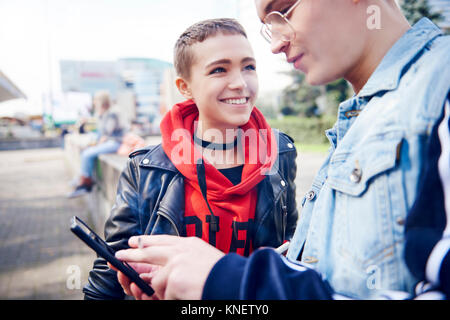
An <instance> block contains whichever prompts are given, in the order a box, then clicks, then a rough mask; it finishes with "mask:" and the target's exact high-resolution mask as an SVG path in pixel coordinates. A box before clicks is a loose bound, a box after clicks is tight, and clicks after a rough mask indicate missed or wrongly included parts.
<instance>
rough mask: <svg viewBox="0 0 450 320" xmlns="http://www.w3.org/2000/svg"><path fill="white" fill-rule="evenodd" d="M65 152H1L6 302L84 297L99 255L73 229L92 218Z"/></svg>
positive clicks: (0, 271) (1, 287)
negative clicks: (74, 191)
mask: <svg viewBox="0 0 450 320" xmlns="http://www.w3.org/2000/svg"><path fill="white" fill-rule="evenodd" d="M70 180H71V177H70V176H69V172H68V170H67V169H66V164H65V160H64V155H63V151H62V150H61V149H33V150H20V151H2V152H0V181H1V183H0V299H33V300H34V299H44V300H47V299H48V300H53V299H58V300H59V299H62V300H66V299H82V298H83V294H82V291H81V289H82V287H83V284H84V283H86V281H87V275H88V272H89V270H90V268H91V266H92V262H93V259H94V258H95V253H94V252H93V251H92V250H91V249H89V248H88V247H87V246H86V245H84V244H83V243H82V242H81V241H80V240H79V239H78V238H76V237H75V236H74V235H73V234H72V233H71V232H70V229H69V225H70V218H71V217H72V216H73V215H78V216H79V217H81V218H82V219H88V216H89V214H88V212H87V210H86V207H85V204H84V202H83V201H82V200H81V199H71V200H70V201H69V200H67V199H66V197H65V196H66V194H67V193H68V192H69V191H70V190H71V188H70V186H69V184H68V181H70Z"/></svg>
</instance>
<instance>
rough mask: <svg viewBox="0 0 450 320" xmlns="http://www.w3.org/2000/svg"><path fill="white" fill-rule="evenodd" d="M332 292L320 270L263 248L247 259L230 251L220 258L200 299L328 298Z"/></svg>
mask: <svg viewBox="0 0 450 320" xmlns="http://www.w3.org/2000/svg"><path fill="white" fill-rule="evenodd" d="M219 288H220V289H219ZM332 294H333V292H332V290H331V288H330V286H329V285H328V283H327V282H325V281H323V280H322V278H321V276H320V275H319V273H317V272H316V271H314V270H313V269H310V268H307V267H305V266H303V265H301V264H300V263H299V262H298V261H296V262H293V261H291V260H289V259H287V258H286V257H284V256H281V255H279V254H278V253H276V252H275V251H274V250H273V249H269V248H266V249H259V250H257V251H255V252H254V253H253V254H252V255H250V257H248V258H244V257H242V256H239V255H237V254H235V253H230V254H227V255H226V256H224V257H223V258H222V259H220V260H219V261H218V262H217V263H216V264H215V265H214V267H213V269H212V270H211V272H210V274H209V276H208V278H207V280H206V283H205V286H204V288H203V295H202V299H204V300H303V299H304V300H330V299H332Z"/></svg>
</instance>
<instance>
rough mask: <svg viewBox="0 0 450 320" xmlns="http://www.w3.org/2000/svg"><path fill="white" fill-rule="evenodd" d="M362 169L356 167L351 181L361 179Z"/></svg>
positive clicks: (356, 181) (355, 181)
mask: <svg viewBox="0 0 450 320" xmlns="http://www.w3.org/2000/svg"><path fill="white" fill-rule="evenodd" d="M361 176H362V171H361V169H359V168H355V169H353V171H352V174H351V175H350V181H351V182H354V183H358V182H360V181H361Z"/></svg>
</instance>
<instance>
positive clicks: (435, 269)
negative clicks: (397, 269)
mask: <svg viewBox="0 0 450 320" xmlns="http://www.w3.org/2000/svg"><path fill="white" fill-rule="evenodd" d="M444 110H445V116H444V119H443V120H442V122H441V124H440V125H439V127H438V135H439V140H440V143H441V155H440V157H439V160H438V170H439V177H440V178H441V183H442V190H443V194H444V205H445V214H446V221H447V222H446V227H445V230H444V233H443V235H442V239H441V240H440V241H439V242H438V243H437V244H436V245H435V246H434V248H433V250H432V251H431V254H430V256H429V257H428V261H427V265H426V270H425V273H426V277H427V279H428V280H429V281H431V283H433V284H436V285H438V284H439V272H440V269H441V264H442V260H443V259H444V257H445V256H446V254H447V252H448V251H449V250H450V237H449V236H450V130H449V126H448V121H449V116H450V104H449V101H448V100H447V101H446V102H445V106H444Z"/></svg>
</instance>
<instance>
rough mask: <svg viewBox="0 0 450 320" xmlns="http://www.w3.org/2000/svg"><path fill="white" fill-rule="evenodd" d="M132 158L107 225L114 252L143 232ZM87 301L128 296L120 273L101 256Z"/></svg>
mask: <svg viewBox="0 0 450 320" xmlns="http://www.w3.org/2000/svg"><path fill="white" fill-rule="evenodd" d="M135 175H136V170H135V168H134V163H133V159H129V160H128V164H127V167H126V168H125V169H124V171H123V172H122V174H121V175H120V178H119V182H118V187H117V190H118V192H117V196H116V202H115V204H114V206H113V208H112V209H111V214H110V216H109V218H108V219H107V221H106V224H105V240H106V242H107V243H108V244H109V245H110V246H111V247H112V248H113V249H114V250H115V251H117V250H121V249H126V248H128V247H129V246H128V239H129V238H130V237H131V236H134V235H138V234H140V233H141V230H140V229H141V228H140V224H139V218H138V210H139V209H138V208H139V205H138V201H139V194H138V190H137V182H136V180H137V179H136V176H135ZM83 292H84V294H85V299H96V300H97V299H101V300H103V299H108V300H110V299H124V298H125V293H124V292H123V289H122V287H121V286H120V284H119V282H118V280H117V273H116V271H114V270H111V269H110V268H109V267H108V266H107V262H106V260H105V259H103V258H101V257H98V258H97V259H96V260H95V261H94V266H93V269H92V270H91V271H90V272H89V279H88V283H87V285H86V286H85V287H84V288H83Z"/></svg>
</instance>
